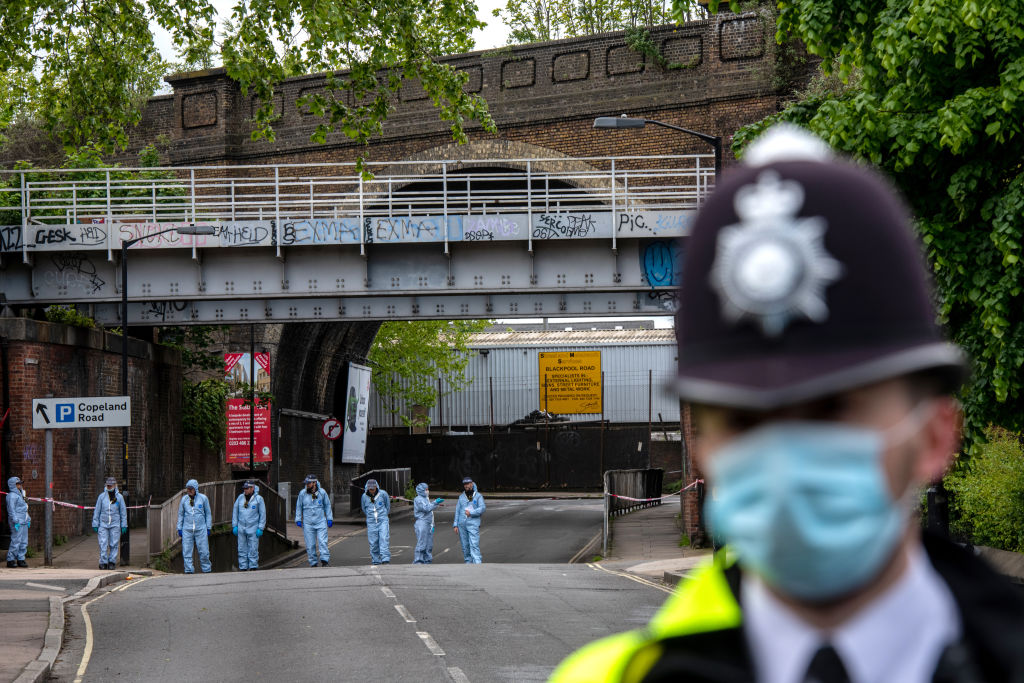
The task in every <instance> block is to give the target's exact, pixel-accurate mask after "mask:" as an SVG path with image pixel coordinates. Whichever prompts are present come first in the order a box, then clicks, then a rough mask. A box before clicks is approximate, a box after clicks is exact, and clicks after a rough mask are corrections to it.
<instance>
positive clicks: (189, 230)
mask: <svg viewBox="0 0 1024 683" xmlns="http://www.w3.org/2000/svg"><path fill="white" fill-rule="evenodd" d="M165 232H176V233H178V234H179V235H212V234H214V233H215V232H216V230H215V229H214V227H213V226H212V225H182V226H178V227H174V228H167V229H165V230H159V231H157V232H152V233H149V234H148V235H143V236H142V237H136V238H134V239H130V240H121V395H122V396H127V395H128V247H130V246H132V245H133V244H135V243H136V242H141V241H142V240H144V239H149V238H150V237H156V236H157V235H162V234H164V233H165ZM128 429H129V428H128V427H122V428H121V483H122V485H123V486H124V487H125V488H127V486H128ZM128 495H129V492H128V491H125V492H124V497H125V503H126V504H127V498H128ZM130 538H131V531H129V532H128V533H126V534H125V535H124V538H123V539H121V564H125V565H126V564H129V563H130V562H131V547H130V542H129V541H130Z"/></svg>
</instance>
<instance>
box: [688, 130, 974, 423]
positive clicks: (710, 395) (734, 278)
mask: <svg viewBox="0 0 1024 683" xmlns="http://www.w3.org/2000/svg"><path fill="white" fill-rule="evenodd" d="M744 161H745V166H743V167H740V168H737V169H734V170H732V171H731V172H729V173H727V174H726V175H725V177H724V178H723V180H722V182H721V184H720V185H719V186H718V187H717V188H716V189H715V192H714V193H713V194H712V195H711V197H710V198H709V199H708V200H707V202H706V203H705V204H704V206H703V207H702V208H701V210H700V212H699V213H698V216H697V219H696V221H695V223H694V228H693V232H692V235H691V236H690V238H689V239H688V241H687V243H686V250H685V260H684V262H683V268H682V282H681V289H680V297H679V302H680V305H679V311H678V313H677V314H676V336H677V338H678V341H679V379H678V389H679V392H680V394H681V397H682V398H683V399H684V400H687V401H691V402H694V403H703V404H710V405H721V406H731V407H735V408H743V409H751V410H772V409H775V408H780V407H785V406H788V405H793V404H796V403H802V402H804V401H808V400H813V399H816V398H821V397H824V396H827V395H830V394H834V393H837V392H841V391H845V390H848V389H853V388H856V387H859V386H864V385H867V384H870V383H873V382H877V381H881V380H884V379H889V378H893V377H897V376H900V375H905V374H909V373H914V372H918V371H925V370H928V371H932V372H934V373H936V374H937V375H939V376H940V377H942V378H943V379H944V380H946V386H947V387H949V388H953V387H955V386H956V384H958V383H959V382H960V381H962V380H963V375H964V369H965V359H964V356H963V354H962V352H961V351H960V350H959V348H957V347H956V346H954V345H952V344H950V343H948V342H946V341H945V340H944V339H943V337H942V333H941V331H940V329H939V326H938V324H937V321H936V313H935V308H934V305H933V300H932V297H933V295H932V292H931V289H930V286H929V277H928V274H927V271H926V269H925V265H924V258H923V256H922V251H921V247H920V245H919V244H918V242H917V239H916V237H915V236H914V233H913V229H912V227H911V221H910V217H909V214H908V211H907V209H906V207H905V206H904V204H903V202H902V201H901V200H900V198H899V197H898V196H897V194H896V191H895V190H894V189H893V187H892V186H891V185H890V184H889V183H888V182H887V181H886V180H884V179H883V178H881V177H880V176H879V175H878V174H877V173H875V172H874V171H871V170H869V169H868V168H866V167H864V166H861V165H857V164H854V163H852V162H849V161H843V160H839V159H836V158H835V157H834V156H833V155H832V154H831V152H830V150H829V148H828V147H827V146H826V145H825V144H824V143H823V142H821V141H820V140H818V139H817V138H815V137H813V136H812V135H811V134H810V133H807V132H806V131H803V130H802V129H799V128H796V127H795V126H776V127H775V128H773V129H770V130H769V131H768V132H767V133H766V134H765V135H763V136H762V137H761V138H760V139H759V140H758V141H757V142H755V143H754V144H753V145H751V147H750V149H748V151H747V154H746V156H745V159H744Z"/></svg>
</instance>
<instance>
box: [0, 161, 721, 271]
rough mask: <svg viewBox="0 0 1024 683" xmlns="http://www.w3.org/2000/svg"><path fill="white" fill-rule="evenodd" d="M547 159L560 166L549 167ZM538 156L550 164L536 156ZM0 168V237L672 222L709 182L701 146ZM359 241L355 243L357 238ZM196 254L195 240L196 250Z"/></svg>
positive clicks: (293, 239)
mask: <svg viewBox="0 0 1024 683" xmlns="http://www.w3.org/2000/svg"><path fill="white" fill-rule="evenodd" d="M552 168H555V169H557V170H550V169H552ZM535 169H547V170H535ZM387 171H388V173H387V174H386V175H385V174H380V175H376V176H374V177H372V178H370V179H365V178H364V177H363V176H361V175H360V174H359V173H357V172H356V170H355V166H354V165H353V164H314V165H301V166H298V165H284V166H281V165H279V166H233V167H199V168H168V169H105V170H98V171H97V170H92V171H88V170H86V171H67V170H52V171H41V170H32V171H4V172H2V173H3V175H4V176H5V178H4V180H5V181H6V182H4V183H3V184H2V185H0V195H2V196H0V205H6V206H9V207H10V209H7V210H5V211H3V212H2V214H3V218H4V220H2V221H0V223H9V224H10V225H6V226H3V227H0V251H2V252H5V253H12V252H21V254H22V256H23V258H24V259H25V261H26V262H27V260H28V256H29V254H31V253H33V252H47V251H106V252H107V257H108V259H112V258H113V252H114V251H116V250H117V249H119V248H120V243H121V241H122V240H130V239H136V238H139V237H146V235H148V234H151V233H155V232H158V231H160V230H164V229H166V228H168V227H174V226H175V225H178V224H209V225H211V226H213V227H214V228H215V230H216V233H215V234H213V235H197V236H185V235H178V234H177V233H174V232H169V233H164V234H163V235H159V236H153V237H152V238H150V239H143V240H142V241H141V242H139V243H138V244H137V245H135V246H134V247H133V248H134V249H140V250H141V249H162V248H190V249H192V250H193V252H195V251H196V250H198V249H206V248H216V247H229V248H230V247H273V248H275V249H276V254H277V255H278V256H280V255H281V249H282V247H288V246H301V245H314V246H315V245H327V244H337V245H344V244H351V245H359V246H360V248H361V250H364V249H365V245H368V244H389V243H424V242H443V243H445V245H446V247H447V244H448V243H449V242H493V241H511V240H518V241H526V242H528V243H530V244H529V245H528V248H529V249H530V250H532V241H533V240H535V239H536V240H552V239H610V240H612V241H615V240H616V239H617V238H618V237H619V236H620V235H621V236H624V237H643V236H650V237H654V236H659V235H664V236H669V235H674V236H678V235H681V234H684V233H685V228H686V225H687V217H688V215H689V212H690V211H692V210H693V209H695V208H696V207H697V205H698V204H699V202H700V201H701V199H702V198H703V197H704V196H705V195H706V193H707V192H708V190H709V189H710V186H711V184H712V183H713V177H714V164H713V158H712V157H711V156H710V155H674V156H673V155H665V156H652V157H618V158H584V159H512V160H509V159H494V160H487V159H474V160H471V161H449V160H444V161H431V162H424V161H408V162H389V163H388V164H387ZM361 253H365V251H361ZM193 255H195V254H193Z"/></svg>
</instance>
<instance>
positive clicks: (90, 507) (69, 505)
mask: <svg viewBox="0 0 1024 683" xmlns="http://www.w3.org/2000/svg"><path fill="white" fill-rule="evenodd" d="M0 495H3V496H9V495H10V493H9V492H7V491H0ZM25 500H31V501H33V502H35V503H51V504H53V505H59V506H60V507H62V508H72V509H74V510H95V509H96V506H95V505H75V504H74V503H67V502H64V501H63V500H54V499H53V498H35V497H34V496H25ZM152 502H153V496H150V497H149V502H147V503H146V504H145V505H128V506H126V507H125V509H126V510H143V509H145V508H148V507H149V504H150V503H152Z"/></svg>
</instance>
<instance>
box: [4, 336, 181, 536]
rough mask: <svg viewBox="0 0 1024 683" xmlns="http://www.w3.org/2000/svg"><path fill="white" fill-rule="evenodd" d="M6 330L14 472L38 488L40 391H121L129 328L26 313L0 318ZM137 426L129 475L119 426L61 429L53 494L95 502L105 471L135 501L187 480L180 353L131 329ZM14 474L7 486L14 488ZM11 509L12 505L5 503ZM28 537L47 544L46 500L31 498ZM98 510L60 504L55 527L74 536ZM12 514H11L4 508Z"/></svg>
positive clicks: (41, 481) (41, 475) (41, 491)
mask: <svg viewBox="0 0 1024 683" xmlns="http://www.w3.org/2000/svg"><path fill="white" fill-rule="evenodd" d="M0 336H3V337H6V338H7V340H8V344H9V348H8V368H7V371H8V377H9V381H10V395H11V413H10V417H9V418H8V421H9V423H8V427H9V430H8V431H6V438H7V446H8V453H9V454H10V462H9V463H8V469H9V472H10V473H11V474H12V475H17V476H20V477H21V478H22V479H23V480H24V481H25V486H26V488H27V490H28V493H29V495H30V496H38V497H43V496H44V495H45V494H46V491H45V475H46V471H45V436H44V432H43V431H42V430H35V429H33V428H32V412H31V410H32V399H33V398H43V397H46V396H47V395H53V396H56V397H61V396H67V397H73V396H117V395H120V393H121V374H120V373H121V357H120V349H121V338H120V337H117V336H114V335H111V334H103V333H100V332H97V331H94V330H85V329H81V328H74V327H67V326H65V325H58V324H54V323H46V322H39V321H33V320H28V319H25V318H3V319H0ZM128 370H129V390H130V394H131V397H132V426H131V428H130V429H129V437H128V452H129V459H128V464H129V467H128V483H127V486H126V485H125V483H124V482H123V481H122V477H121V469H122V461H121V453H122V449H121V430H120V428H109V429H60V430H53V496H54V497H55V498H57V499H58V500H64V501H67V502H70V503H75V504H79V505H93V504H94V503H95V502H96V497H97V496H98V495H99V492H100V489H101V488H102V487H103V481H104V479H105V478H106V477H107V476H114V477H116V478H117V479H118V482H119V485H120V487H121V488H122V489H126V490H127V491H129V492H130V494H131V496H132V499H131V504H133V505H134V504H139V503H140V502H143V501H145V500H147V499H148V498H149V496H153V498H154V500H162V499H163V498H164V497H166V496H167V495H169V494H170V493H171V492H173V491H176V490H178V489H179V488H180V483H179V478H180V472H181V469H182V437H181V431H180V429H181V383H182V379H181V363H180V358H179V356H178V353H177V352H176V351H172V350H170V349H166V348H162V347H157V346H153V345H151V344H146V343H144V342H140V341H138V340H135V339H129V364H128ZM6 485H7V482H6V479H5V480H4V482H3V486H4V487H5V490H6ZM4 514H6V513H4ZM30 514H31V515H32V518H33V521H34V522H35V523H34V524H33V525H32V529H31V536H30V542H31V543H32V544H33V545H34V546H36V547H41V544H42V534H43V507H42V505H40V504H38V503H33V504H32V505H31V507H30ZM91 521H92V513H91V512H88V511H78V510H71V509H66V508H58V509H57V510H56V512H55V514H54V527H53V532H54V534H55V535H64V536H73V535H78V534H79V533H81V532H82V531H83V530H86V529H88V528H89V527H90V526H91ZM3 523H4V524H6V518H4V522H3Z"/></svg>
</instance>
